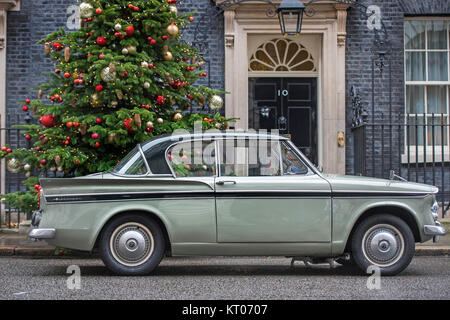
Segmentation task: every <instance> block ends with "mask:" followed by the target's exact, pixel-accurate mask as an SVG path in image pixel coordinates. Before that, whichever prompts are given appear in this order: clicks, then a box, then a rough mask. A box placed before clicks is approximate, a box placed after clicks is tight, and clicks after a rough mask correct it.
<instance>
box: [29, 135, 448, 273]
mask: <svg viewBox="0 0 450 320" xmlns="http://www.w3.org/2000/svg"><path fill="white" fill-rule="evenodd" d="M41 186H42V190H41V195H40V197H41V208H40V210H39V211H36V212H35V213H34V215H33V222H32V224H33V227H34V229H33V230H32V231H31V232H30V237H31V238H33V239H45V240H46V241H47V242H48V243H50V244H53V245H56V246H59V247H64V248H69V249H74V250H81V251H93V250H96V249H98V251H99V253H100V255H101V258H102V260H103V261H104V263H105V265H106V266H107V267H108V268H109V269H111V270H112V271H113V272H115V273H117V274H122V275H142V274H149V273H150V272H152V271H153V270H154V269H155V268H156V267H157V266H158V264H159V263H160V262H161V260H162V258H163V257H164V256H165V255H167V256H195V255H202V256H286V257H293V258H295V259H305V260H306V261H312V262H317V263H318V262H322V261H338V262H339V263H342V264H356V265H357V266H358V267H359V268H361V269H362V270H364V271H366V270H367V268H368V267H369V266H372V265H374V266H377V267H379V268H380V271H381V274H385V275H394V274H397V273H399V272H401V271H402V270H403V269H405V268H406V267H407V266H408V265H409V263H410V262H411V259H412V257H413V255H414V248H415V243H416V242H425V241H428V240H430V239H432V238H434V241H437V240H438V238H439V236H440V235H444V234H445V229H444V228H443V227H442V226H441V225H440V224H439V222H437V218H438V209H439V206H438V204H437V202H436V198H435V194H436V193H437V192H438V189H437V188H436V187H433V186H429V185H423V184H417V183H410V182H404V181H397V180H382V179H374V178H367V177H355V176H343V175H327V174H322V173H321V172H319V171H318V170H317V169H316V168H315V167H314V165H312V164H311V162H310V161H309V160H308V159H307V158H306V157H305V156H304V155H303V154H302V153H301V152H300V151H299V150H298V149H297V148H296V147H295V146H294V145H293V144H292V143H291V142H290V141H289V140H288V139H287V138H285V137H281V136H278V135H269V134H257V133H236V132H212V133H201V134H192V133H184V134H177V135H172V136H162V137H158V138H154V139H152V140H149V141H148V142H146V143H144V144H142V145H138V146H137V147H136V148H135V149H134V150H133V151H132V152H131V153H130V154H129V155H128V156H126V157H125V159H123V160H122V161H121V162H120V163H119V164H118V166H117V167H116V168H115V169H114V170H113V171H112V172H110V173H98V174H94V175H90V176H86V177H82V178H74V179H42V180H41Z"/></svg>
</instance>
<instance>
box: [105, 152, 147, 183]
mask: <svg viewBox="0 0 450 320" xmlns="http://www.w3.org/2000/svg"><path fill="white" fill-rule="evenodd" d="M112 172H113V173H116V174H120V175H127V176H138V175H145V174H146V173H147V167H146V166H145V162H144V159H143V158H142V155H141V153H140V152H139V149H138V147H136V148H134V149H133V150H132V151H131V152H130V153H129V154H128V155H127V156H126V157H125V158H123V159H122V161H120V162H119V163H118V164H117V166H116V167H115V168H114V170H113V171H112Z"/></svg>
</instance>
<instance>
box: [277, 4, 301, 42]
mask: <svg viewBox="0 0 450 320" xmlns="http://www.w3.org/2000/svg"><path fill="white" fill-rule="evenodd" d="M305 8H306V7H305V5H304V4H303V2H301V1H300V0H283V1H282V2H281V4H280V6H279V7H278V9H277V13H278V19H279V20H280V27H281V34H282V35H284V36H285V37H286V36H288V35H299V34H300V31H301V30H302V20H303V11H305Z"/></svg>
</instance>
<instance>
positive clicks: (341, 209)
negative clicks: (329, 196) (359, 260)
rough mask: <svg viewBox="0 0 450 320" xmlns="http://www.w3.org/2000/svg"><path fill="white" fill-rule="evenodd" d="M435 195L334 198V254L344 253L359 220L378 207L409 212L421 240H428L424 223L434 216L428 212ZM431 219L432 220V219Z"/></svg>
mask: <svg viewBox="0 0 450 320" xmlns="http://www.w3.org/2000/svg"><path fill="white" fill-rule="evenodd" d="M432 202H433V196H432V195H429V196H426V197H425V198H402V199H339V198H337V199H333V231H332V232H333V233H332V252H333V255H340V254H342V253H344V250H345V247H346V245H347V241H348V240H349V237H350V234H351V232H352V230H353V228H354V226H355V224H356V223H357V221H358V220H359V219H360V218H361V217H362V215H364V214H365V213H367V212H368V211H370V210H373V209H376V208H380V209H382V208H385V209H386V210H387V211H388V210H389V208H395V209H396V210H402V212H403V213H406V214H408V215H409V216H410V217H411V218H412V220H413V221H414V223H415V224H416V225H417V227H418V230H419V234H420V239H421V241H426V240H427V237H426V236H425V235H424V234H423V225H425V224H427V223H432V218H431V216H430V215H429V214H425V213H426V212H427V208H428V209H429V208H430V207H431V204H432ZM430 219H431V221H430Z"/></svg>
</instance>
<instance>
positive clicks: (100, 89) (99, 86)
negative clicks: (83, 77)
mask: <svg viewBox="0 0 450 320" xmlns="http://www.w3.org/2000/svg"><path fill="white" fill-rule="evenodd" d="M95 91H97V92H101V91H103V86H102V85H101V84H99V85H98V86H96V87H95Z"/></svg>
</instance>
